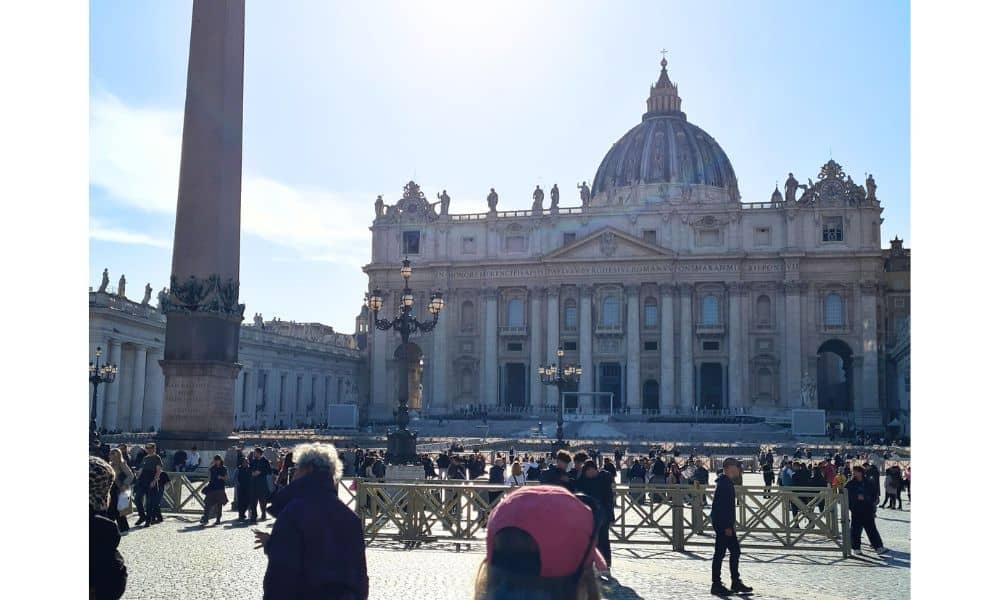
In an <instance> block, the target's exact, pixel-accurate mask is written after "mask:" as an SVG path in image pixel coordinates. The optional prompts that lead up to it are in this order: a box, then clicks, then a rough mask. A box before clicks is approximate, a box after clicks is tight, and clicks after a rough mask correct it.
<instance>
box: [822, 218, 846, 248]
mask: <svg viewBox="0 0 1000 600" xmlns="http://www.w3.org/2000/svg"><path fill="white" fill-rule="evenodd" d="M823 241H824V242H842V241H844V217H823Z"/></svg>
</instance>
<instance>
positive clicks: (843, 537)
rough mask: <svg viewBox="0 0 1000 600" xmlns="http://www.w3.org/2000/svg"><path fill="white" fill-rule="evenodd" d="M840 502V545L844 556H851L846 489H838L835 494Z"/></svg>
mask: <svg viewBox="0 0 1000 600" xmlns="http://www.w3.org/2000/svg"><path fill="white" fill-rule="evenodd" d="M837 500H838V501H839V502H838V503H839V504H840V547H841V550H842V553H843V556H844V558H850V557H851V520H850V518H849V512H850V511H848V508H847V491H846V490H843V489H842V490H840V492H839V493H838V494H837Z"/></svg>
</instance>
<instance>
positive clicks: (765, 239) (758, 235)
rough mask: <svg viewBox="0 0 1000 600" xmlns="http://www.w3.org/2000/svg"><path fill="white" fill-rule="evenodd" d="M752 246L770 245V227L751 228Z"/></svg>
mask: <svg viewBox="0 0 1000 600" xmlns="http://www.w3.org/2000/svg"><path fill="white" fill-rule="evenodd" d="M753 245H754V246H770V245H771V228H770V227H754V228H753Z"/></svg>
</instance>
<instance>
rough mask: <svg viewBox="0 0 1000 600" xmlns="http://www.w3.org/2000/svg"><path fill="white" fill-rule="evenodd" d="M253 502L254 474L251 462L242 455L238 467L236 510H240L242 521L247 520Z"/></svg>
mask: <svg viewBox="0 0 1000 600" xmlns="http://www.w3.org/2000/svg"><path fill="white" fill-rule="evenodd" d="M253 502H254V495H253V474H252V472H251V471H250V462H249V461H248V460H247V459H246V458H245V457H241V458H240V463H239V466H238V467H237V468H236V510H237V511H239V520H240V521H246V520H247V509H248V508H250V506H251V504H252V503H253Z"/></svg>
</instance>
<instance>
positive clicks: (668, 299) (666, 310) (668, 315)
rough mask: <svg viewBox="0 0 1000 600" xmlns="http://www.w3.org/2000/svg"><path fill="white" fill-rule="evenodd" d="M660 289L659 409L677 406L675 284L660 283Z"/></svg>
mask: <svg viewBox="0 0 1000 600" xmlns="http://www.w3.org/2000/svg"><path fill="white" fill-rule="evenodd" d="M659 291H660V343H659V350H660V410H664V409H667V408H675V407H678V404H677V398H676V395H675V392H674V390H675V387H674V296H675V294H676V293H677V286H676V285H675V284H673V283H662V284H660V286H659Z"/></svg>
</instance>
